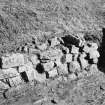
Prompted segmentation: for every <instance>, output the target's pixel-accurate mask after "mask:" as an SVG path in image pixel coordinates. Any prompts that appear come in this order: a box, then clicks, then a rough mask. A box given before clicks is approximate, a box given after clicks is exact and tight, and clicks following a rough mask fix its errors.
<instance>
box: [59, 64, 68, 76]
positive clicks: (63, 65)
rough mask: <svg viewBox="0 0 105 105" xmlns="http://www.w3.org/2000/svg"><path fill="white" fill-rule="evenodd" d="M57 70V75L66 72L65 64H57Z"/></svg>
mask: <svg viewBox="0 0 105 105" xmlns="http://www.w3.org/2000/svg"><path fill="white" fill-rule="evenodd" d="M57 70H58V74H59V75H61V74H68V69H67V64H61V65H60V66H58V68H57Z"/></svg>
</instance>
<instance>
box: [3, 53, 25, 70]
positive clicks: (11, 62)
mask: <svg viewBox="0 0 105 105" xmlns="http://www.w3.org/2000/svg"><path fill="white" fill-rule="evenodd" d="M26 62H27V61H26V59H25V56H24V54H19V53H17V54H12V55H10V56H8V57H4V56H3V57H2V64H3V65H2V68H11V67H16V66H21V65H24V64H25V63H26Z"/></svg>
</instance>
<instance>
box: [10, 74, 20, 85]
mask: <svg viewBox="0 0 105 105" xmlns="http://www.w3.org/2000/svg"><path fill="white" fill-rule="evenodd" d="M9 81H10V85H11V86H12V87H14V86H18V85H20V84H22V79H21V77H20V75H18V76H16V77H13V78H10V79H9Z"/></svg>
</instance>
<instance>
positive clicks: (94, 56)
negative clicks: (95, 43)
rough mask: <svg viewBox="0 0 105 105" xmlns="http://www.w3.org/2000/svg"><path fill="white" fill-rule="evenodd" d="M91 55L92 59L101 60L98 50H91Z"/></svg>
mask: <svg viewBox="0 0 105 105" xmlns="http://www.w3.org/2000/svg"><path fill="white" fill-rule="evenodd" d="M89 55H90V59H94V58H99V57H100V54H99V52H98V51H97V50H93V49H91V50H90V52H89Z"/></svg>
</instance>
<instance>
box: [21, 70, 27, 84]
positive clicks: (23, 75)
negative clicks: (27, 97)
mask: <svg viewBox="0 0 105 105" xmlns="http://www.w3.org/2000/svg"><path fill="white" fill-rule="evenodd" d="M20 75H21V77H22V79H23V80H24V82H26V83H27V82H29V80H28V77H27V74H26V72H25V71H24V72H21V73H20Z"/></svg>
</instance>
